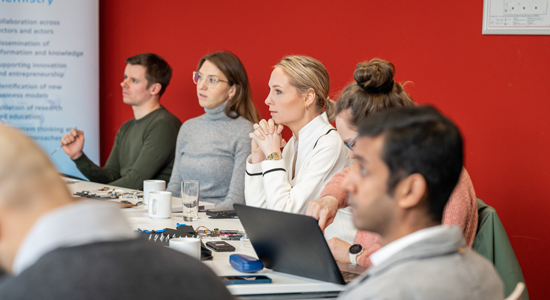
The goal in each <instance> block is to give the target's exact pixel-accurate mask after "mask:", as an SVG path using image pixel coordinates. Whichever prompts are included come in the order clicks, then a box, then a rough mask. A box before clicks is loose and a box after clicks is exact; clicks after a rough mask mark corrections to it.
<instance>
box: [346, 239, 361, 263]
mask: <svg viewBox="0 0 550 300" xmlns="http://www.w3.org/2000/svg"><path fill="white" fill-rule="evenodd" d="M361 253H363V246H361V245H360V244H353V245H351V247H349V261H350V262H351V263H352V264H353V265H356V266H357V256H359V255H361Z"/></svg>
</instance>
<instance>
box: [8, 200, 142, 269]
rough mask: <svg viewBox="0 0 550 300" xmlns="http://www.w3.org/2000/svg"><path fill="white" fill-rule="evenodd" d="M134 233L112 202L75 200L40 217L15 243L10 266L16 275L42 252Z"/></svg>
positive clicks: (134, 234)
mask: <svg viewBox="0 0 550 300" xmlns="http://www.w3.org/2000/svg"><path fill="white" fill-rule="evenodd" d="M135 237H137V233H136V232H134V231H133V230H132V228H131V227H130V224H129V223H128V222H127V221H126V218H125V217H124V215H123V214H122V212H121V211H120V207H119V206H117V205H115V204H114V203H106V202H100V201H98V200H79V201H77V202H75V203H71V204H67V205H64V206H62V207H60V208H57V209H55V210H53V211H51V212H48V213H46V214H44V215H43V216H42V217H40V218H39V219H38V220H37V221H36V223H35V224H34V226H33V227H32V228H31V230H30V231H29V232H28V233H27V235H26V236H25V238H24V239H23V242H22V243H21V246H20V247H19V249H18V251H17V254H16V255H15V259H14V262H13V266H12V271H13V274H14V275H16V276H17V275H19V274H20V273H21V272H23V271H24V270H25V269H27V268H28V267H30V266H32V265H33V264H34V263H36V262H37V261H38V260H39V259H40V258H41V257H42V256H44V255H45V254H47V253H49V252H51V251H53V250H55V249H58V248H62V247H74V246H79V245H85V244H90V243H94V242H106V241H118V240H126V239H132V238H135Z"/></svg>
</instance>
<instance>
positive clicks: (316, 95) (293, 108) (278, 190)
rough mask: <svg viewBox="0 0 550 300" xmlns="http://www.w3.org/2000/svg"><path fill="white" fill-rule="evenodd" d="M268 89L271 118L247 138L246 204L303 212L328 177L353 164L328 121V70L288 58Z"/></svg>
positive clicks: (299, 58)
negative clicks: (285, 130)
mask: <svg viewBox="0 0 550 300" xmlns="http://www.w3.org/2000/svg"><path fill="white" fill-rule="evenodd" d="M269 89H270V91H269V95H268V96H267V99H266V100H265V104H266V105H268V106H269V111H270V113H271V119H269V120H267V121H266V120H261V121H260V122H259V123H256V124H254V129H255V131H254V132H253V133H251V134H250V138H251V139H252V154H251V155H250V156H249V157H248V159H247V163H246V176H245V199H246V204H247V205H251V206H256V207H264V208H269V209H274V210H280V211H286V212H293V213H302V214H303V213H305V211H306V208H307V203H308V201H310V200H315V199H318V197H319V196H320V193H321V191H322V189H323V187H324V185H325V184H326V183H327V182H328V181H330V179H331V178H332V176H334V175H335V174H336V173H338V172H339V171H341V170H343V169H344V168H345V167H347V166H350V165H351V160H350V158H349V151H348V149H347V148H346V146H345V145H344V143H343V142H342V139H341V138H340V136H339V135H338V133H337V132H336V129H334V127H333V126H332V125H331V124H330V123H329V120H328V117H327V113H328V115H330V114H331V113H332V110H334V105H335V103H334V101H332V100H329V97H328V93H329V90H330V81H329V76H328V72H327V70H326V68H325V67H324V66H323V64H321V63H320V62H319V61H317V60H315V59H313V58H311V57H307V56H288V57H285V58H284V59H283V60H281V61H280V62H279V63H278V64H277V65H275V67H274V69H273V72H272V73H271V78H270V79H269ZM283 126H287V127H288V128H289V129H290V130H291V131H292V134H293V136H292V138H291V139H290V140H289V141H288V143H285V142H284V140H283V139H282V137H281V131H282V129H283ZM285 144H286V146H285ZM283 146H284V149H283V151H282V152H281V147H283Z"/></svg>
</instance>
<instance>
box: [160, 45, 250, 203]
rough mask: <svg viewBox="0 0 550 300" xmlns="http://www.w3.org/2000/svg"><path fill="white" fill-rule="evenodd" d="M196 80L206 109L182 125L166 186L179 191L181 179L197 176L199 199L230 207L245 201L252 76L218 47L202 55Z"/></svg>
mask: <svg viewBox="0 0 550 300" xmlns="http://www.w3.org/2000/svg"><path fill="white" fill-rule="evenodd" d="M193 82H194V83H195V84H196V85H197V97H198V100H199V104H200V105H201V106H202V107H204V111H205V114H203V115H201V116H199V117H196V118H193V119H189V120H187V121H186V122H185V123H183V125H182V126H181V129H180V131H179V134H178V141H177V145H176V158H175V162H174V168H173V170H172V176H171V178H170V183H169V184H168V187H167V189H166V190H167V191H169V192H172V195H174V196H176V197H179V196H180V194H181V181H182V180H198V181H199V182H200V201H206V202H212V203H215V205H216V207H215V208H216V209H223V210H231V209H233V204H234V203H244V172H245V165H246V164H245V161H246V158H247V157H248V155H249V154H250V151H251V150H250V138H249V137H248V134H249V133H250V132H251V131H252V130H253V127H252V124H254V123H257V122H258V120H259V114H258V111H257V110H256V107H255V106H254V103H253V102H252V95H251V93H250V84H249V82H248V76H247V74H246V71H245V69H244V66H243V64H242V63H241V61H240V60H239V59H238V58H237V57H236V56H235V55H234V54H232V53H230V52H216V53H212V54H208V55H206V56H204V57H203V58H201V60H200V61H199V64H198V66H197V71H196V72H193Z"/></svg>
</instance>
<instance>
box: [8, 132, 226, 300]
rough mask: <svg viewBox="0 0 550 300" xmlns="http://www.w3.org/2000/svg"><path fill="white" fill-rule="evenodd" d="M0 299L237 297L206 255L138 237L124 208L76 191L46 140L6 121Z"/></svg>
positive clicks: (78, 299)
mask: <svg viewBox="0 0 550 300" xmlns="http://www.w3.org/2000/svg"><path fill="white" fill-rule="evenodd" d="M0 144H2V145H4V146H3V147H2V148H1V149H0V267H1V268H2V269H4V270H6V271H7V272H8V274H9V275H7V276H5V278H3V280H2V282H1V283H0V299H3V300H9V299H52V300H53V299H77V300H80V299H133V300H140V299H143V300H149V299H180V298H182V299H212V300H214V299H228V300H229V299H232V298H233V297H232V296H231V294H230V293H229V292H228V291H227V289H226V288H225V286H224V284H223V283H222V281H221V280H220V279H219V278H218V277H217V276H216V275H215V274H214V272H212V270H211V269H210V268H208V267H207V266H206V265H204V264H202V263H201V262H200V261H199V260H197V259H195V258H192V257H190V256H187V255H185V254H183V253H180V252H177V251H174V250H172V249H169V248H165V247H162V246H160V245H156V244H154V243H151V242H149V241H147V240H146V239H143V238H139V237H137V233H136V232H135V231H133V230H132V229H131V227H130V225H129V224H128V222H127V220H126V218H125V216H124V215H123V213H122V212H121V209H120V207H119V206H117V205H116V204H114V203H105V202H102V201H97V200H79V199H78V200H77V199H76V198H73V197H71V194H70V192H69V191H68V189H67V186H66V184H65V182H64V181H63V180H62V179H61V178H60V177H59V174H58V173H57V171H56V169H55V167H54V166H53V165H52V163H51V162H50V161H49V159H48V157H47V155H46V154H45V153H43V152H42V150H40V148H39V147H38V145H36V144H35V143H34V142H33V141H31V140H30V139H29V138H28V137H25V136H24V135H23V134H22V133H20V132H18V131H16V130H14V129H11V128H7V127H5V126H0Z"/></svg>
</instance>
